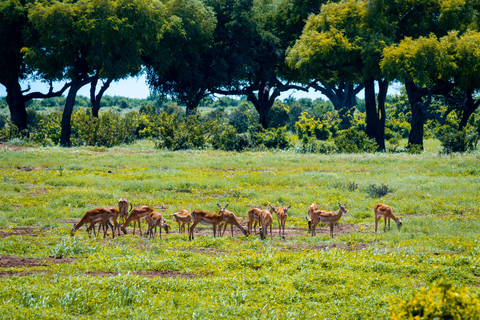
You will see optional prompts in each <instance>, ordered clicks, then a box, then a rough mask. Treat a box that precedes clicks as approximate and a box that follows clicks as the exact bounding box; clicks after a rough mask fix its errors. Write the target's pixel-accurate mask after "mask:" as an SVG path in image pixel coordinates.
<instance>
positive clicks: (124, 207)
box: [118, 197, 133, 223]
mask: <svg viewBox="0 0 480 320" xmlns="http://www.w3.org/2000/svg"><path fill="white" fill-rule="evenodd" d="M129 204H130V210H128V205H129ZM132 209H133V206H132V203H131V202H128V200H127V198H125V197H122V198H120V200H118V211H120V221H121V222H122V223H124V222H125V219H127V216H128V214H129V213H130V212H132Z"/></svg>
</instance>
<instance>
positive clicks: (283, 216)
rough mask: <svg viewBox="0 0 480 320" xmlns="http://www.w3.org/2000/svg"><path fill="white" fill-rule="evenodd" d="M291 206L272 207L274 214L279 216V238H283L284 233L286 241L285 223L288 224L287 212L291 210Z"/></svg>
mask: <svg viewBox="0 0 480 320" xmlns="http://www.w3.org/2000/svg"><path fill="white" fill-rule="evenodd" d="M290 207H291V206H288V207H286V208H284V207H278V209H277V208H275V206H272V205H270V208H271V210H272V211H273V212H275V213H276V214H277V222H278V236H279V237H281V236H282V233H283V238H284V239H285V222H287V211H288V209H290ZM282 230H283V232H282Z"/></svg>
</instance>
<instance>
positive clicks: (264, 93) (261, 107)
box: [247, 84, 280, 129]
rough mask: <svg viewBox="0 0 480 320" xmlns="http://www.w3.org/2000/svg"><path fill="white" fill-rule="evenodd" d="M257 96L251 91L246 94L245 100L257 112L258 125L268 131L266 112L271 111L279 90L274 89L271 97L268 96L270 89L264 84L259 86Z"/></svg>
mask: <svg viewBox="0 0 480 320" xmlns="http://www.w3.org/2000/svg"><path fill="white" fill-rule="evenodd" d="M260 88H261V89H260V90H258V94H257V95H255V94H254V93H253V92H252V91H250V92H249V93H248V94H247V100H248V101H250V102H251V103H252V104H253V106H254V107H255V109H256V110H257V112H258V115H259V116H260V117H259V120H258V123H259V124H260V125H261V126H262V127H263V128H264V129H268V126H269V122H270V121H269V119H268V112H269V111H270V109H272V107H273V104H274V103H275V99H276V98H277V97H278V96H279V95H280V90H279V89H277V88H276V89H274V90H273V93H272V95H270V89H269V88H268V86H267V85H266V84H262V85H260Z"/></svg>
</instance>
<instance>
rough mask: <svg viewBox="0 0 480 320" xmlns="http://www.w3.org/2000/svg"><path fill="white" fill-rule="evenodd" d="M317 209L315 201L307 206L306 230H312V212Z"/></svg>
mask: <svg viewBox="0 0 480 320" xmlns="http://www.w3.org/2000/svg"><path fill="white" fill-rule="evenodd" d="M315 210H318V206H317V204H316V203H312V204H311V205H310V207H308V216H307V223H308V232H309V233H310V232H312V221H313V212H314V211H315Z"/></svg>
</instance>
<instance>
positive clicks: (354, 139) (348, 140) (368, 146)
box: [334, 127, 378, 153]
mask: <svg viewBox="0 0 480 320" xmlns="http://www.w3.org/2000/svg"><path fill="white" fill-rule="evenodd" d="M334 141H335V146H336V147H337V150H338V152H346V153H356V152H375V151H376V150H377V149H378V146H377V144H376V142H375V141H374V140H372V139H370V138H368V136H367V135H366V133H365V132H363V131H359V130H358V129H357V128H355V127H351V128H348V129H345V130H342V131H341V132H340V134H339V135H338V136H337V137H335V139H334Z"/></svg>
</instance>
